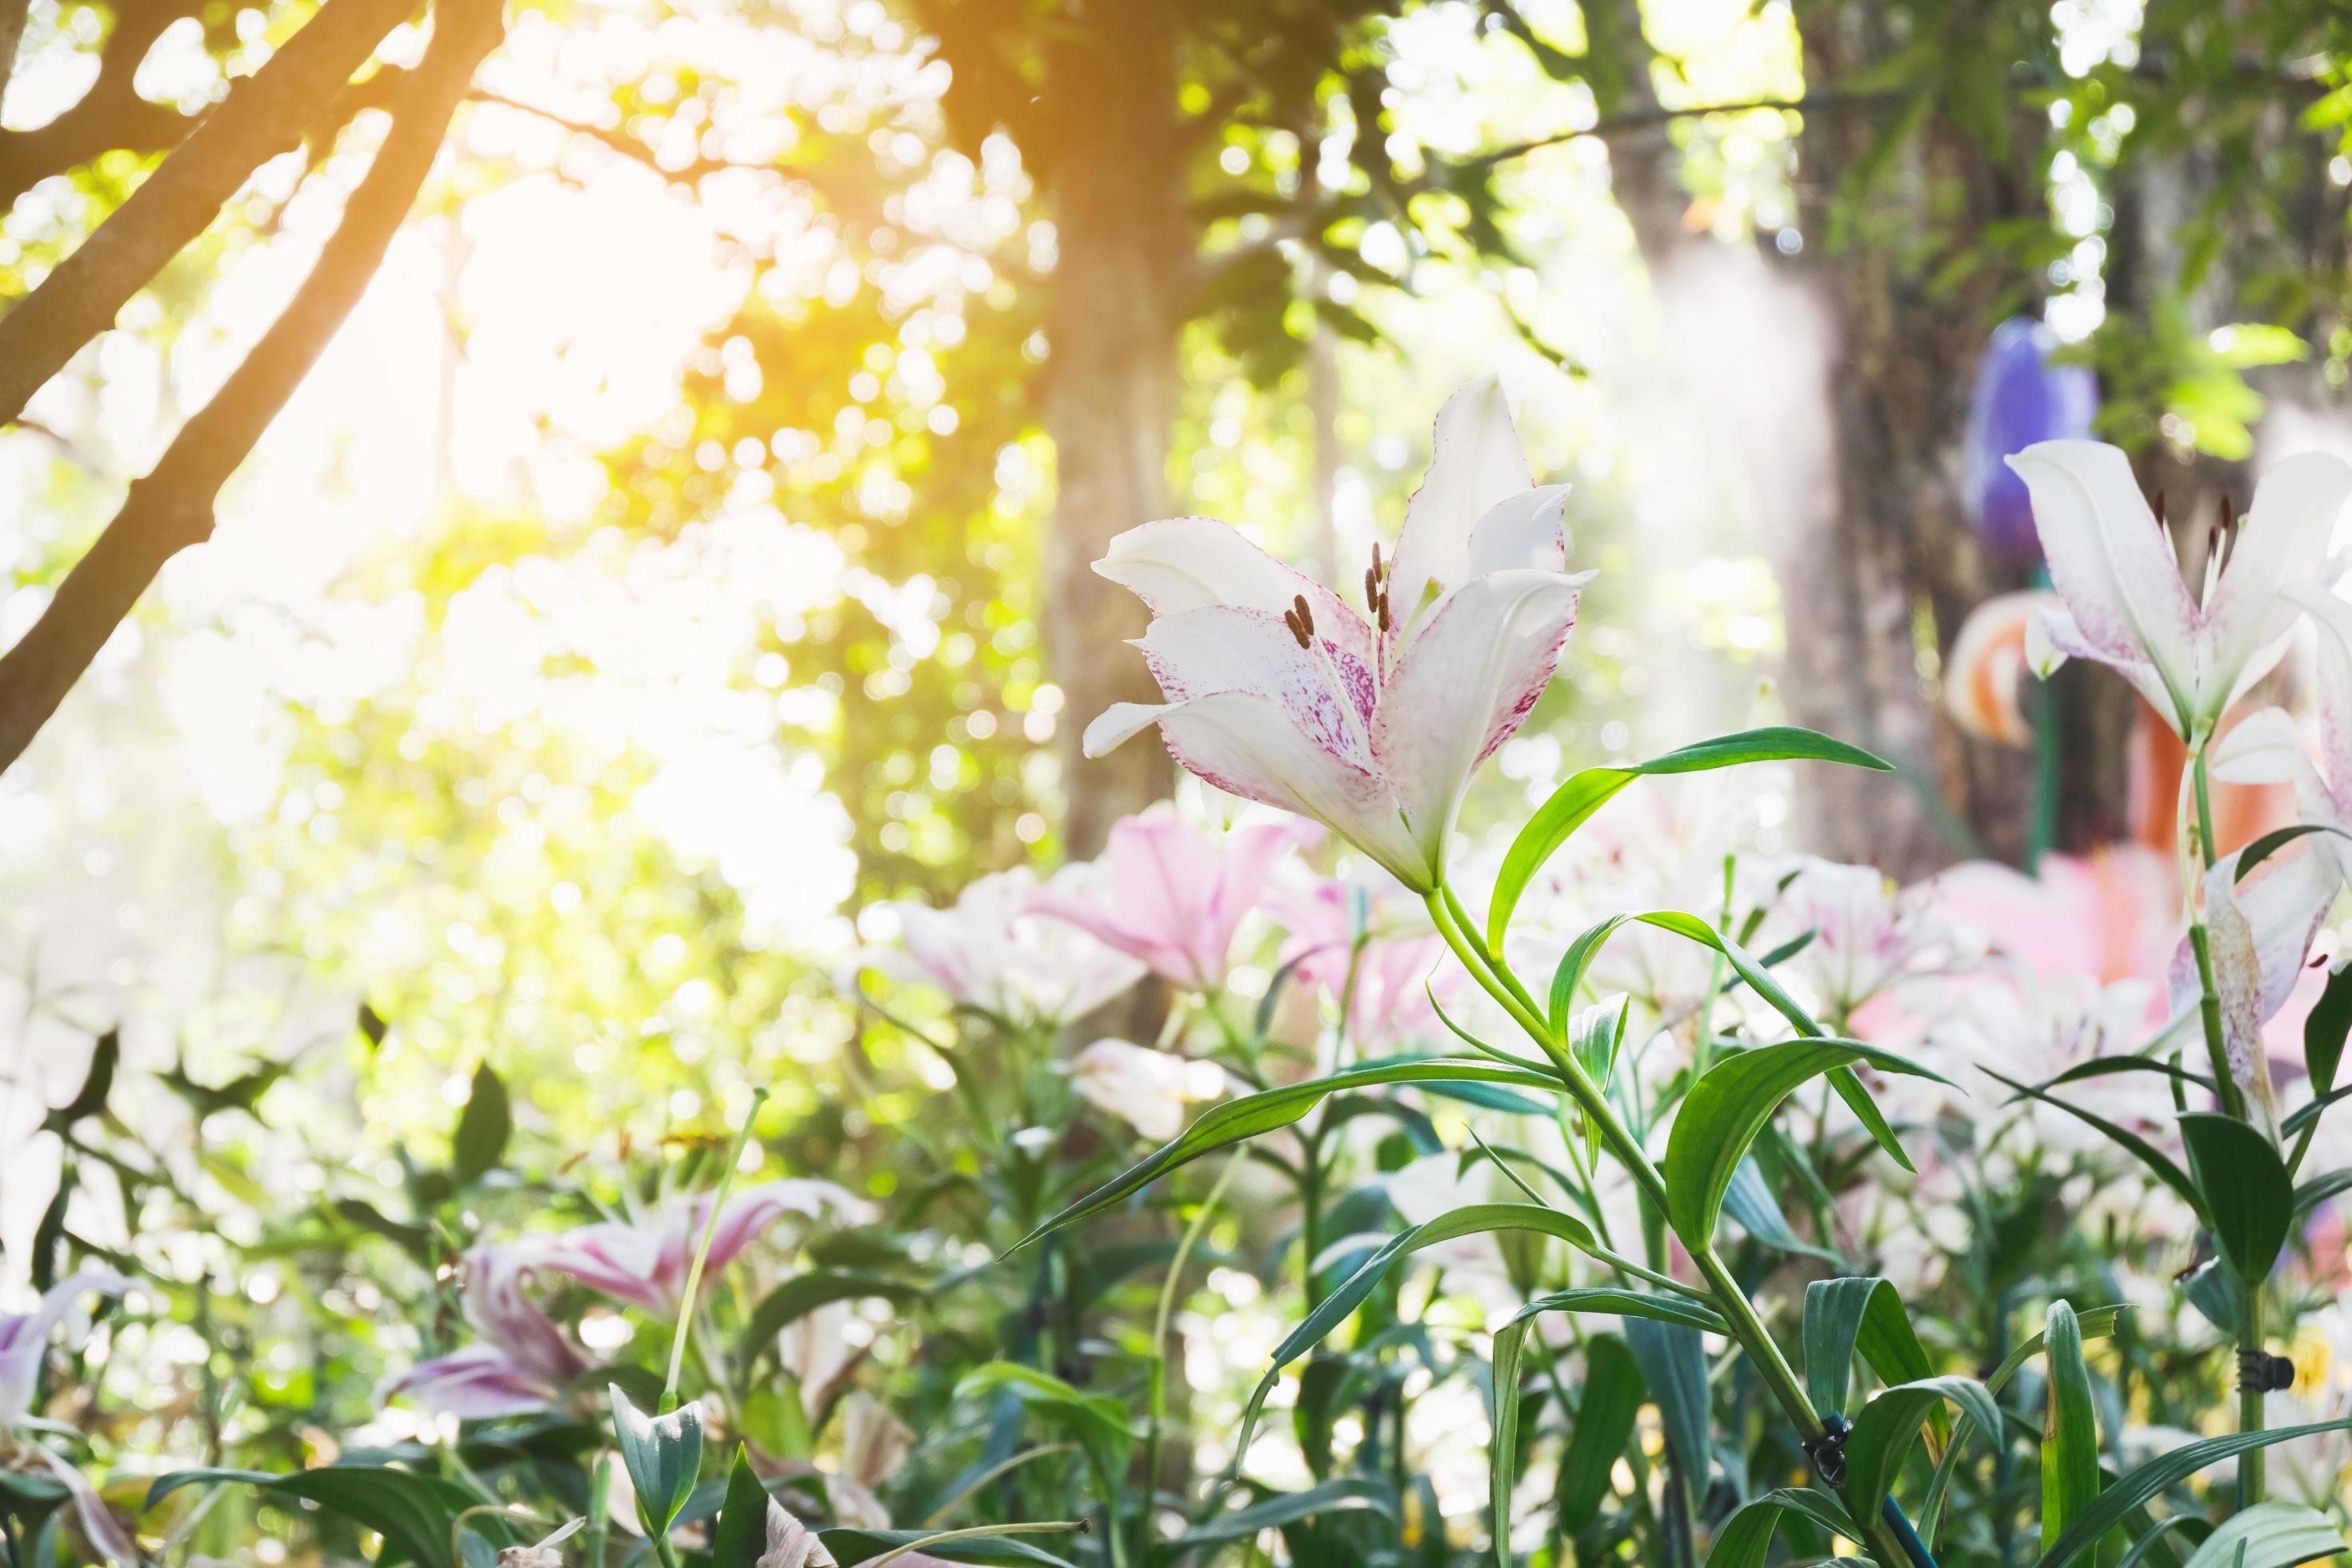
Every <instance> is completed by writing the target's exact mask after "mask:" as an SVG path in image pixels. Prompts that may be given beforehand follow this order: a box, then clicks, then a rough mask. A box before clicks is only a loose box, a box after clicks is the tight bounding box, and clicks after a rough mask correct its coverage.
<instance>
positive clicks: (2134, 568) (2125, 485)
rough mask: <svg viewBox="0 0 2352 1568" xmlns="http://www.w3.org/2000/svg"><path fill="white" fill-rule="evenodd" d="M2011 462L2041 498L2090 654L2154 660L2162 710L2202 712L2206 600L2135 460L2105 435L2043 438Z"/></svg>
mask: <svg viewBox="0 0 2352 1568" xmlns="http://www.w3.org/2000/svg"><path fill="white" fill-rule="evenodd" d="M2009 466H2010V467H2011V468H2014V469H2016V470H2017V473H2018V475H2019V477H2020V478H2021V479H2024V480H2025V487H2026V490H2027V492H2028V493H2029V494H2030V495H2031V496H2032V500H2033V521H2034V526H2035V527H2036V528H2037V529H2038V530H2039V531H2041V535H2042V555H2043V557H2044V558H2045V559H2046V560H2047V561H2048V562H2049V563H2050V576H2051V581H2052V583H2053V584H2054V585H2055V586H2056V587H2057V590H2058V592H2059V594H2060V595H2061V596H2062V597H2063V598H2064V599H2065V601H2066V607H2067V609H2068V610H2070V611H2071V612H2073V616H2074V626H2075V628H2076V630H2077V631H2078V632H2079V633H2080V634H2081V637H2082V640H2083V643H2084V645H2085V655H2084V656H2086V657H2089V658H2096V659H2098V660H2099V661H2100V662H2102V663H2105V664H2113V665H2115V666H2116V667H2117V668H2128V667H2129V666H2130V665H2132V664H2135V663H2138V664H2146V665H2149V666H2152V667H2153V668H2154V671H2155V673H2156V675H2157V677H2158V684H2159V689H2164V690H2166V691H2168V700H2165V701H2162V702H2161V703H2159V707H2160V708H2161V709H2162V710H2163V711H2164V712H2165V713H2166V714H2167V715H2168V716H2170V717H2174V718H2176V719H2177V720H2179V721H2180V722H2183V723H2186V722H2187V721H2189V719H2190V718H2192V717H2193V716H2194V715H2193V713H2191V712H2189V711H2187V710H2189V708H2191V707H2192V706H2193V703H2192V701H2191V697H2190V689H2191V685H2192V682H2193V680H2194V669H2193V666H2194V663H2195V659H2194V655H2193V651H2192V647H2191V630H2190V628H2191V627H2192V626H2194V625H2195V623H2196V619H2197V605H2196V603H2195V601H2193V600H2192V599H2191V598H2190V597H2189V585H2188V584H2186V583H2184V582H2182V581H2181V579H2180V565H2179V562H2178V561H2176V560H2175V559H2174V558H2173V553H2172V545H2171V541H2170V538H2169V536H2168V535H2167V534H2166V532H2165V531H2164V528H2163V526H2162V525H2161V524H2159V523H2158V521H2156V514H2155V512H2153V511H2151V510H2149V509H2148V504H2147V498H2146V497H2144V496H2142V495H2141V494H2140V491H2139V484H2138V482H2137V480H2136V479H2133V478H2132V471H2131V464H2130V463H2129V462H2127V461H2126V459H2125V458H2124V455H2123V453H2122V452H2120V451H2118V450H2116V448H2115V447H2109V446H2105V445H2104V444H2102V443H2100V442H2096V441H2043V442H2040V443H2038V444H2037V445H2034V446H2032V447H2027V448H2026V449H2025V450H2024V451H2022V452H2020V453H2018V454H2017V455H2016V456H2015V457H2013V458H2010V459H2009ZM2091 650H2095V651H2091ZM2067 651H2069V652H2073V651H2074V650H2072V649H2069V650H2067Z"/></svg>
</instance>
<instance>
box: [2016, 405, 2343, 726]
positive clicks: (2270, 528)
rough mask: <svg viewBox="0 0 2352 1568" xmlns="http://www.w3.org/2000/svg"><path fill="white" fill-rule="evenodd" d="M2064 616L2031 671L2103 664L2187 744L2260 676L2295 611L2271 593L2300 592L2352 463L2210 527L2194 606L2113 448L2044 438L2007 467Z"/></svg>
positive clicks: (2313, 466)
mask: <svg viewBox="0 0 2352 1568" xmlns="http://www.w3.org/2000/svg"><path fill="white" fill-rule="evenodd" d="M2009 462H2010V467H2011V468H2015V469H2016V470H2017V472H2018V473H2019V474H2020V475H2021V476H2023V478H2024V479H2025V483H2026V486H2027V488H2028V489H2030V490H2031V491H2032V496H2033V516H2034V520H2035V521H2036V522H2037V523H2038V524H2039V525H2040V527H2041V530H2042V551H2043V552H2044V553H2045V554H2047V555H2048V557H2049V560H2050V575H2051V580H2052V581H2053V584H2055V585H2056V587H2057V589H2058V593H2059V595H2060V596H2061V597H2062V598H2063V599H2064V600H2065V608H2064V609H2063V611H2053V612H2052V613H2049V614H2046V615H2042V616H2036V617H2035V618H2034V622H2033V632H2034V644H2035V646H2034V649H2033V654H2032V658H2033V665H2034V668H2036V670H2038V671H2039V672H2040V673H2042V674H2043V675H2048V674H2049V673H2050V672H2051V671H2052V670H2053V669H2055V668H2057V667H2058V666H2059V665H2060V664H2062V663H2063V662H2064V661H2065V660H2066V659H2068V658H2089V659H2095V660H2097V661H2098V662H2099V663H2102V664H2106V665H2112V666H2113V667H2114V668H2116V670H2117V671H2119V672H2120V673H2121V674H2122V675H2123V677H2124V679H2126V680H2129V681H2130V682H2131V683H2132V685H2133V686H2135V687H2137V689H2139V691H2140V694H2141V695H2142V696H2144V697H2146V698H2147V700H2148V701H2149V703H2150V704H2151V705H2153V706H2154V707H2155V709H2156V710H2157V711H2158V712H2159V713H2161V714H2163V715H2164V717H2165V719H2166V721H2168V723H2170V724H2171V725H2172V727H2173V729H2174V731H2175V732H2177V733H2178V734H2179V735H2180V736H2181V737H2182V738H2183V739H2185V740H2188V741H2189V742H2191V743H2192V744H2193V743H2197V742H2201V741H2202V739H2203V738H2204V737H2205V736H2206V735H2207V734H2210V732H2211V730H2212V727H2213V725H2214V724H2215V723H2216V722H2217V721H2219V720H2220V719H2221V714H2222V712H2223V711H2224V710H2226V709H2227V708H2228V707H2229V705H2230V704H2231V702H2234V701H2235V700H2237V699H2238V697H2239V695H2240V694H2241V693H2242V692H2243V691H2244V690H2245V689H2246V688H2247V687H2249V686H2251V685H2252V683H2253V682H2254V681H2256V680H2258V679H2261V678H2262V677H2263V675H2264V674H2266V673H2268V671H2269V670H2270V668H2271V667H2272V666H2273V665H2274V664H2276V663H2277V662H2278V658H2279V656H2280V654H2282V653H2284V651H2285V648H2286V638H2287V634H2288V633H2289V632H2290V631H2292V630H2293V629H2294V623H2295V621H2296V619H2297V618H2298V617H2299V616H2301V615H2302V614H2303V608H2302V606H2301V605H2299V604H2297V603H2296V602H2295V601H2294V600H2293V599H2290V598H2288V597H2286V596H2284V595H2282V593H2281V592H2280V590H2281V589H2282V588H2284V587H2285V586H2288V585H2290V584H2307V583H2308V582H2310V581H2311V580H2313V579H2314V578H2315V576H2316V575H2317V574H2318V571H2319V565H2320V558H2321V556H2322V554H2323V553H2324V552H2325V551H2326V548H2327V542H2328V538H2329V536H2330V535H2331V534H2332V533H2333V532H2334V531H2335V528H2336V517H2337V516H2338V514H2340V513H2341V512H2342V511H2343V510H2344V501H2345V498H2346V497H2347V495H2352V466H2347V464H2346V463H2345V462H2344V461H2343V460H2342V459H2341V458H2334V457H2330V456H2327V455H2326V454H2325V453H2319V452H2306V453H2304V454H2303V455H2301V456H2300V457H2294V458H2288V459H2287V460H2286V461H2285V462H2284V463H2281V464H2279V465H2278V466H2277V467H2276V468H2273V469H2272V470H2271V471H2270V472H2269V473H2267V474H2265V475H2264V476H2263V479H2262V482H2261V484H2260V485H2259V486H2257V487H2256V489H2255V490H2254V504H2253V507H2252V510H2250V511H2248V512H2247V514H2246V516H2245V517H2244V519H2243V520H2242V521H2238V522H2234V523H2233V522H2230V521H2225V522H2224V524H2223V525H2222V526H2221V527H2220V528H2218V529H2216V530H2215V531H2214V535H2213V544H2212V548H2211V550H2210V552H2209V553H2208V555H2207V558H2206V568H2205V584H2204V590H2203V592H2202V593H2201V594H2199V595H2194V596H2192V595H2190V593H2189V585H2188V584H2187V583H2185V582H2184V581H2183V580H2182V578H2181V574H2180V563H2179V558H2178V557H2177V556H2176V555H2175V553H2174V552H2173V544H2172V535H2171V533H2170V531H2168V530H2167V529H2166V527H2165V526H2164V523H2163V522H2162V521H2160V520H2159V519H2158V517H2157V515H2156V513H2155V512H2154V511H2153V510H2150V509H2149V507H2148V503H2147V498H2145V497H2144V496H2142V495H2141V494H2140V492H2139V486H2138V484H2137V482H2136V481H2135V480H2134V479H2133V478H2132V471H2131V464H2130V463H2129V462H2127V461H2126V459H2125V458H2124V455H2123V453H2122V452H2120V451H2118V450H2117V449H2116V448H2115V447H2109V446H2104V445H2102V444H2100V443H2098V442H2095V441H2045V442H2043V443H2042V444H2041V445H2040V446H2036V447H2027V448H2026V449H2025V450H2024V451H2023V452H2021V453H2020V454H2018V455H2017V456H2016V457H2014V458H2011V459H2010V460H2009Z"/></svg>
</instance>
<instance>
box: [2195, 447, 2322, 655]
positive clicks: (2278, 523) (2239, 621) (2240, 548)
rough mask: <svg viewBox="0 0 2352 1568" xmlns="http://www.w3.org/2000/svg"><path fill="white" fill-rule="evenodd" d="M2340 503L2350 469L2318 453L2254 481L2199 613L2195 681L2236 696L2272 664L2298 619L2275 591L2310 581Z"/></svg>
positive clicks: (2296, 610) (2298, 608) (2294, 607)
mask: <svg viewBox="0 0 2352 1568" xmlns="http://www.w3.org/2000/svg"><path fill="white" fill-rule="evenodd" d="M2347 497H2352V465H2347V463H2345V461H2344V460H2343V459H2342V458H2336V457H2331V456H2329V455H2328V454H2327V453H2325V452H2305V453H2302V454H2300V455H2298V456H2296V457H2293V458H2288V459H2287V460H2286V461H2285V462H2283V463H2281V464H2279V465H2278V466H2277V467H2276V468H2272V469H2271V470H2270V471H2269V472H2268V473H2265V474H2264V475H2263V477H2262V479H2261V481H2260V482H2259V483H2258V484H2256V485H2255V487H2254V500H2253V505H2252V508H2251V509H2250V510H2248V511H2247V513H2246V518H2245V521H2244V523H2243V525H2242V526H2241V527H2240V529H2239V530H2238V533H2237V538H2236V540H2235V542H2232V543H2231V546H2230V556H2229V563H2228V565H2227V566H2226V567H2224V568H2223V570H2222V573H2221V581H2220V582H2219V583H2218V584H2215V585H2214V589H2213V595H2212V599H2211V602H2210V603H2209V604H2208V605H2206V606H2205V619H2206V622H2207V627H2208V629H2207V632H2206V638H2207V644H2206V648H2205V657H2206V660H2207V664H2208V668H2205V669H2203V670H2200V672H2199V675H2200V679H2203V680H2205V681H2207V682H2209V683H2213V682H2218V681H2220V680H2221V679H2227V680H2229V681H2230V683H2231V685H2232V686H2233V687H2235V688H2237V689H2241V690H2242V689H2243V688H2244V687H2245V686H2246V685H2248V684H2250V683H2251V682H2252V681H2253V680H2257V679H2261V678H2262V677H2263V675H2265V674H2268V673H2269V671H2270V669H2271V668H2272V667H2273V665H2275V664H2277V662H2278V660H2279V656H2280V655H2281V654H2283V653H2284V652H2285V651H2286V649H2285V641H2286V636H2287V634H2288V633H2289V632H2290V631H2292V630H2294V623H2295V622H2296V621H2297V620H2298V619H2300V618H2301V617H2302V615H2303V606H2302V605H2300V604H2299V603H2297V602H2295V601H2294V600H2293V599H2290V598H2284V597H2283V596H2282V595H2281V590H2282V589H2283V588H2285V587H2288V586H2291V585H2294V584H2305V583H2309V582H2311V581H2313V580H2315V579H2316V578H2317V576H2318V575H2319V563H2320V561H2321V560H2322V558H2323V557H2325V556H2326V553H2327V542H2328V540H2329V538H2330V537H2331V536H2332V535H2333V534H2334V533H2335V531H2336V519H2337V517H2338V516H2340V515H2341V514H2342V512H2343V510H2344V502H2345V500H2346V499H2347ZM2232 695H2235V693H2234V692H2233V693H2232Z"/></svg>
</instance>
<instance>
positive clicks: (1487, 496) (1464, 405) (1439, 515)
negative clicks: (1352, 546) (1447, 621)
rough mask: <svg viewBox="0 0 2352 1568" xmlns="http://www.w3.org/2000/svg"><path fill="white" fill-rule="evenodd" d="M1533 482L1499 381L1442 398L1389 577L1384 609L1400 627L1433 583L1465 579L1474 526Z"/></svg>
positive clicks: (1490, 379)
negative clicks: (1426, 465)
mask: <svg viewBox="0 0 2352 1568" xmlns="http://www.w3.org/2000/svg"><path fill="white" fill-rule="evenodd" d="M1533 482H1534V481H1533V479H1532V478H1531V477H1530V476H1529V474H1528V458H1527V453H1526V452H1525V451H1524V450H1523V449H1522V448H1521V447H1520V446H1519V433H1518V431H1517V429H1516V428H1515V427H1514V426H1512V424H1511V405H1510V400H1509V399H1508V398H1507V397H1506V396H1505V395H1504V394H1503V384H1502V382H1501V380H1500V379H1499V378H1497V377H1496V376H1492V375H1482V376H1480V377H1479V378H1478V379H1477V380H1475V381H1474V382H1471V383H1469V384H1467V385H1465V386H1464V387H1463V388H1462V389H1461V390H1460V391H1458V392H1456V393H1454V395H1453V396H1451V397H1449V398H1447V399H1446V400H1445V405H1444V407H1442V408H1440V409H1439V410H1438V411H1437V435H1436V439H1435V442H1434V445H1433V449H1432V451H1431V455H1430V459H1429V472H1428V474H1427V475H1426V476H1424V477H1423V479H1422V481H1421V489H1418V490H1415V491H1414V492H1413V495H1412V500H1410V501H1408V502H1406V503H1405V509H1404V529H1403V531H1402V532H1401V533H1399V534H1398V535H1397V548H1396V563H1395V566H1394V568H1393V569H1392V570H1391V573H1390V574H1389V583H1388V595H1389V605H1390V608H1391V614H1392V615H1393V616H1394V617H1395V621H1396V624H1397V626H1399V627H1400V628H1402V627H1403V626H1408V625H1410V624H1411V623H1412V618H1413V615H1414V613H1415V612H1416V611H1417V610H1419V609H1420V608H1421V607H1422V602H1423V599H1424V598H1425V597H1427V596H1428V594H1429V590H1430V585H1431V584H1436V585H1437V586H1438V588H1439V590H1440V591H1441V592H1442V591H1444V590H1445V589H1448V588H1455V587H1459V586H1460V585H1461V584H1463V583H1464V582H1465V581H1467V580H1468V579H1469V577H1470V575H1471V574H1472V572H1473V570H1474V568H1473V566H1472V564H1471V550H1470V539H1471V535H1472V533H1473V532H1474V531H1475V530H1476V528H1477V525H1478V522H1479V521H1480V520H1481V519H1483V518H1484V517H1485V516H1486V513H1487V512H1488V511H1489V510H1492V509H1493V508H1494V507H1495V506H1496V505H1497V504H1498V503H1500V502H1503V501H1506V500H1512V499H1513V498H1515V497H1517V496H1519V495H1520V494H1522V492H1524V491H1526V490H1527V489H1528V487H1529V485H1531V484H1532V483H1533ZM1521 564H1524V563H1521Z"/></svg>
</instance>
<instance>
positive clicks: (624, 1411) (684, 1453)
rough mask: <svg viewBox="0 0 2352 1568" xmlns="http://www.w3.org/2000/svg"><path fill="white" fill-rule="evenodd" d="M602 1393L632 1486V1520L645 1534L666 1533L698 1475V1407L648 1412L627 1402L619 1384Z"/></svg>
mask: <svg viewBox="0 0 2352 1568" xmlns="http://www.w3.org/2000/svg"><path fill="white" fill-rule="evenodd" d="M606 1392H607V1394H609V1395H610V1397H611V1399H612V1402H613V1436H614V1440H615V1441H617V1442H618V1443H619V1444H620V1447H621V1458H622V1460H623V1462H625V1464H626V1465H627V1466H628V1467H629V1480H630V1482H631V1483H632V1484H633V1485H634V1486H635V1488H636V1493H637V1518H638V1520H639V1521H641V1522H642V1523H643V1524H644V1525H645V1527H646V1534H647V1535H651V1536H656V1537H662V1536H667V1534H668V1533H669V1528H670V1524H671V1521H674V1520H676V1519H677V1515H678V1510H681V1509H683V1508H685V1507H686V1504H687V1500H688V1498H690V1497H692V1496H693V1495H694V1487H695V1483H696V1482H697V1481H698V1480H699V1479H701V1476H702V1410H701V1407H700V1406H699V1405H680V1406H678V1408H677V1409H676V1410H672V1411H669V1412H667V1413H666V1414H664V1415H646V1414H645V1413H644V1412H643V1411H641V1410H639V1409H638V1408H637V1407H636V1406H635V1405H632V1404H630V1403H629V1396H628V1395H627V1394H624V1393H622V1392H621V1385H620V1384H613V1385H611V1387H610V1388H609V1389H608V1390H607V1391H606Z"/></svg>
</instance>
